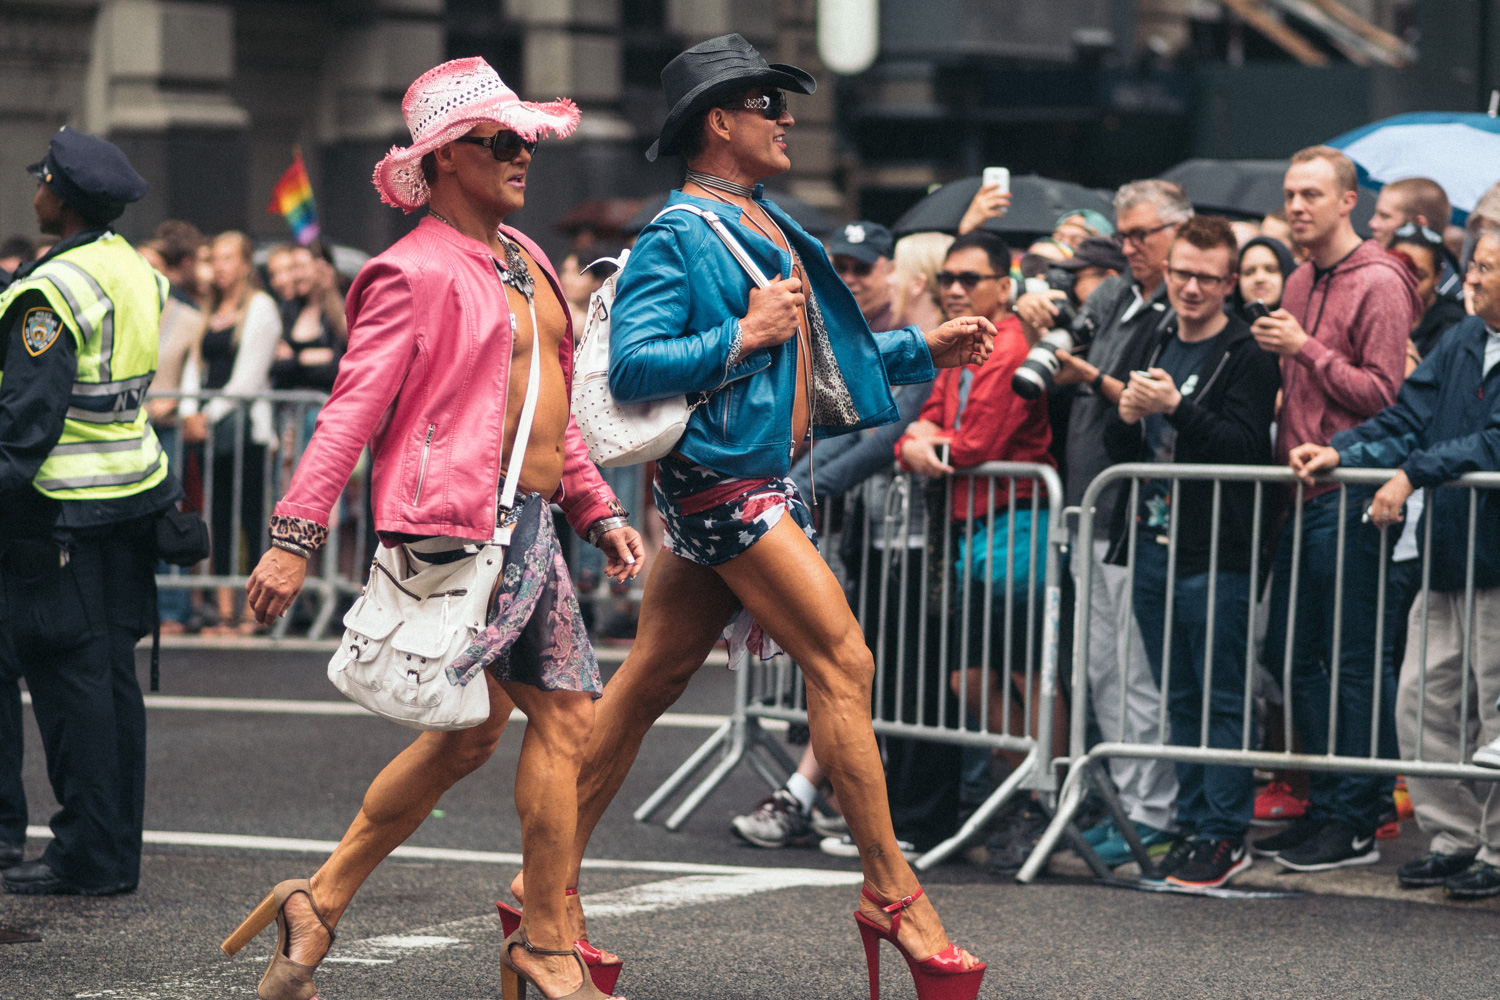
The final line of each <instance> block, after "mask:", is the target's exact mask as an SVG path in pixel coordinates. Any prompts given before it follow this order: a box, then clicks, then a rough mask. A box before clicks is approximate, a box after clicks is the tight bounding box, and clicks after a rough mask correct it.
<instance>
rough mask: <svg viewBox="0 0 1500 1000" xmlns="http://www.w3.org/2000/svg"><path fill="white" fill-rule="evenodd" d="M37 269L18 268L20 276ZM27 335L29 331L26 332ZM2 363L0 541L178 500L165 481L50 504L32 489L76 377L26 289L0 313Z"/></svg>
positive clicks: (46, 312)
mask: <svg viewBox="0 0 1500 1000" xmlns="http://www.w3.org/2000/svg"><path fill="white" fill-rule="evenodd" d="M105 232H107V230H104V229H91V230H87V231H86V232H82V233H79V234H77V235H76V236H72V237H70V238H68V239H66V240H63V241H62V242H61V243H59V244H57V246H55V247H53V248H52V251H51V252H50V253H48V254H47V255H46V256H45V257H43V258H42V261H38V262H37V264H40V263H42V262H43V261H46V260H49V259H51V258H52V257H54V256H56V255H57V254H59V253H62V252H64V251H66V250H71V249H73V248H74V247H78V246H82V245H83V244H85V243H89V242H92V241H93V240H96V239H98V238H99V237H100V236H102V235H104V233H105ZM36 266H37V265H36V264H33V265H29V266H26V265H23V266H22V267H21V268H20V269H18V271H17V278H18V279H19V278H24V277H25V276H26V274H28V273H29V272H30V271H32V270H34V269H35V267H36ZM28 331H29V332H28ZM0 336H3V337H4V342H3V347H4V350H3V352H0V366H3V371H4V378H3V379H0V510H4V511H5V516H4V517H0V538H5V537H35V536H38V535H52V536H57V537H60V538H63V539H65V538H66V536H67V535H68V534H69V533H70V531H71V529H79V528H92V527H98V526H101V525H106V524H112V523H115V522H119V521H127V520H130V519H131V518H135V517H141V516H144V515H147V514H154V513H159V512H160V511H162V510H165V509H166V508H167V507H168V506H169V505H171V504H172V503H175V502H176V500H177V499H178V498H179V497H180V496H181V495H182V488H181V486H179V485H178V483H177V480H176V479H175V478H174V477H172V476H168V477H167V478H166V479H165V480H164V481H163V482H161V483H160V484H159V485H157V486H155V487H153V488H151V489H149V490H146V491H144V492H142V493H137V494H136V495H134V496H129V497H118V498H115V499H110V500H64V501H58V500H53V499H51V498H49V497H46V496H43V495H42V494H41V493H39V492H37V490H36V488H35V487H34V486H33V485H32V481H33V480H34V479H35V478H36V474H37V472H38V470H40V469H41V467H42V463H43V462H44V461H46V459H47V455H48V454H49V453H50V452H51V451H52V448H53V446H54V445H56V444H57V441H58V439H59V438H60V437H62V431H63V420H64V418H66V416H67V413H68V402H69V400H70V398H71V397H72V394H73V379H74V377H75V376H76V375H77V374H78V359H77V357H76V354H75V351H74V345H73V335H72V333H70V332H69V331H68V330H67V329H65V328H64V326H63V323H62V318H61V317H60V316H58V315H57V313H55V312H54V311H53V310H52V309H51V307H50V306H49V305H48V304H47V299H46V297H45V296H44V295H42V293H41V292H25V293H23V294H22V295H21V296H19V297H18V298H17V299H16V300H15V301H14V302H13V303H11V306H10V308H9V309H7V310H6V312H5V314H4V315H3V316H0Z"/></svg>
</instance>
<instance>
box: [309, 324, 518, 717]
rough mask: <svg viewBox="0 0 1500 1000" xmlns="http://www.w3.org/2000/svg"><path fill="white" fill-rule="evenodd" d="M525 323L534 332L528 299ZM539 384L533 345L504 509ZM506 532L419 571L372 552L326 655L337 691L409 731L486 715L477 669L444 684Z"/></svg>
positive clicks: (394, 554) (488, 589)
mask: <svg viewBox="0 0 1500 1000" xmlns="http://www.w3.org/2000/svg"><path fill="white" fill-rule="evenodd" d="M531 328H532V329H533V330H535V329H537V325H536V306H535V305H534V304H532V305H531ZM540 387H541V351H540V350H539V349H533V350H532V352H531V371H530V374H529V376H528V379H527V383H526V400H525V402H524V403H523V404H522V406H521V418H520V420H519V422H518V423H517V426H516V438H515V443H514V444H513V445H512V446H511V452H510V453H511V463H510V469H509V475H507V476H506V479H505V486H504V488H503V489H502V491H501V494H500V506H501V507H502V508H505V509H507V510H508V509H510V507H511V506H512V504H514V502H515V498H516V484H517V483H519V482H520V479H521V461H522V459H523V458H524V457H525V455H526V443H527V440H528V439H529V438H530V436H531V424H532V420H533V418H534V417H535V416H536V403H537V395H538V393H539V390H540ZM510 533H511V528H510V526H508V525H507V526H504V527H496V528H495V531H494V534H493V535H492V536H491V538H490V540H489V541H488V542H485V543H482V544H475V545H467V546H465V547H464V551H465V553H466V555H465V557H464V558H461V559H458V560H456V561H454V562H450V563H440V564H434V565H429V566H426V567H425V568H419V567H415V566H414V565H413V563H412V560H411V559H410V557H409V555H408V553H407V549H406V546H404V545H397V546H395V547H393V548H386V547H385V546H383V545H382V546H380V547H379V548H377V550H376V553H375V559H374V562H372V563H371V565H370V579H369V581H368V582H366V583H365V588H364V592H363V593H362V594H361V595H360V598H359V600H358V601H356V602H355V603H354V607H352V608H350V609H349V611H348V613H347V614H345V615H344V639H343V641H342V642H341V643H340V644H339V648H338V652H336V653H334V655H333V658H332V659H331V660H329V661H328V679H329V680H330V681H332V682H333V685H334V687H336V688H338V689H339V690H340V691H341V692H343V693H344V695H345V696H346V697H347V698H349V699H350V700H351V701H354V702H357V703H358V704H360V705H363V706H364V707H365V708H367V709H369V710H370V711H371V712H374V713H375V714H376V715H380V716H384V717H385V718H387V719H390V720H391V721H393V722H399V723H401V724H402V725H403V726H408V727H410V728H412V729H424V730H427V729H468V728H469V727H471V726H477V725H479V723H481V722H483V721H484V720H486V719H488V718H489V716H490V695H489V690H488V686H487V684H486V682H485V678H484V677H483V675H482V674H476V675H475V676H474V677H473V678H472V679H470V681H469V682H468V683H467V684H465V685H462V686H459V685H456V684H452V683H450V682H449V680H448V677H447V676H446V668H447V666H448V664H450V663H452V662H453V661H454V660H455V659H457V658H458V656H459V655H460V654H461V653H463V651H464V650H465V649H467V648H468V646H469V643H470V642H471V641H472V640H473V638H474V636H475V635H477V634H478V633H479V632H480V631H482V630H483V629H484V628H485V626H486V625H487V624H488V622H487V617H488V612H489V608H490V602H491V600H492V598H493V597H494V593H495V588H496V585H497V584H498V583H499V580H500V571H501V570H502V569H503V568H504V565H505V548H506V546H507V545H509V544H510Z"/></svg>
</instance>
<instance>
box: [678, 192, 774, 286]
mask: <svg viewBox="0 0 1500 1000" xmlns="http://www.w3.org/2000/svg"><path fill="white" fill-rule="evenodd" d="M668 212H691V213H692V214H693V215H696V216H698V218H700V219H702V220H703V221H704V222H706V223H708V227H709V228H710V229H712V230H713V231H714V233H715V234H716V235H717V236H718V237H719V239H721V240H723V241H724V245H725V246H726V247H728V248H729V252H730V253H731V254H733V255H734V259H735V260H737V261H739V262H740V267H743V268H744V269H745V273H746V274H748V275H749V276H750V280H751V281H753V282H755V287H757V288H765V287H766V286H767V285H769V284H770V283H771V282H770V280H769V279H768V278H767V277H766V276H765V275H764V274H763V273H761V270H760V266H759V265H758V264H756V263H755V261H754V259H752V258H751V256H750V255H749V254H748V253H746V252H745V248H744V247H742V246H741V245H740V241H739V240H737V239H735V238H734V234H733V233H731V232H730V231H729V227H728V226H726V225H724V220H723V219H721V218H719V217H718V215H716V214H715V213H713V212H710V211H709V210H708V209H706V208H699V207H698V206H697V205H689V204H687V203H686V202H683V203H681V204H677V205H668V206H667V207H666V208H664V209H662V210H661V211H660V212H658V213H656V219H660V218H661V217H662V216H663V215H666V214H667V213H668ZM656 219H652V220H651V221H652V222H655V221H656Z"/></svg>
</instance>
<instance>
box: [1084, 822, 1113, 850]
mask: <svg viewBox="0 0 1500 1000" xmlns="http://www.w3.org/2000/svg"><path fill="white" fill-rule="evenodd" d="M1118 836H1119V831H1118V830H1116V829H1115V818H1114V817H1113V816H1106V817H1104V819H1102V820H1100V821H1099V822H1098V823H1095V824H1094V825H1093V826H1091V827H1089V828H1088V829H1087V830H1085V831H1083V839H1084V840H1087V841H1088V842H1089V846H1090V847H1092V848H1095V849H1097V848H1098V847H1099V845H1100V844H1102V843H1104V842H1105V841H1106V840H1111V839H1113V838H1115V837H1118Z"/></svg>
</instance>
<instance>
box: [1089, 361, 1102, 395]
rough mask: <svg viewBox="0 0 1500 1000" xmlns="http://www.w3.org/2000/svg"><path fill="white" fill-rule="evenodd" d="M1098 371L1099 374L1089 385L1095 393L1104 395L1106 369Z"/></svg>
mask: <svg viewBox="0 0 1500 1000" xmlns="http://www.w3.org/2000/svg"><path fill="white" fill-rule="evenodd" d="M1098 371H1099V374H1097V375H1095V376H1094V381H1092V382H1090V383H1089V387H1090V388H1091V389H1093V390H1094V394H1095V395H1098V396H1102V395H1104V369H1102V368H1101V369H1099V370H1098Z"/></svg>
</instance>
